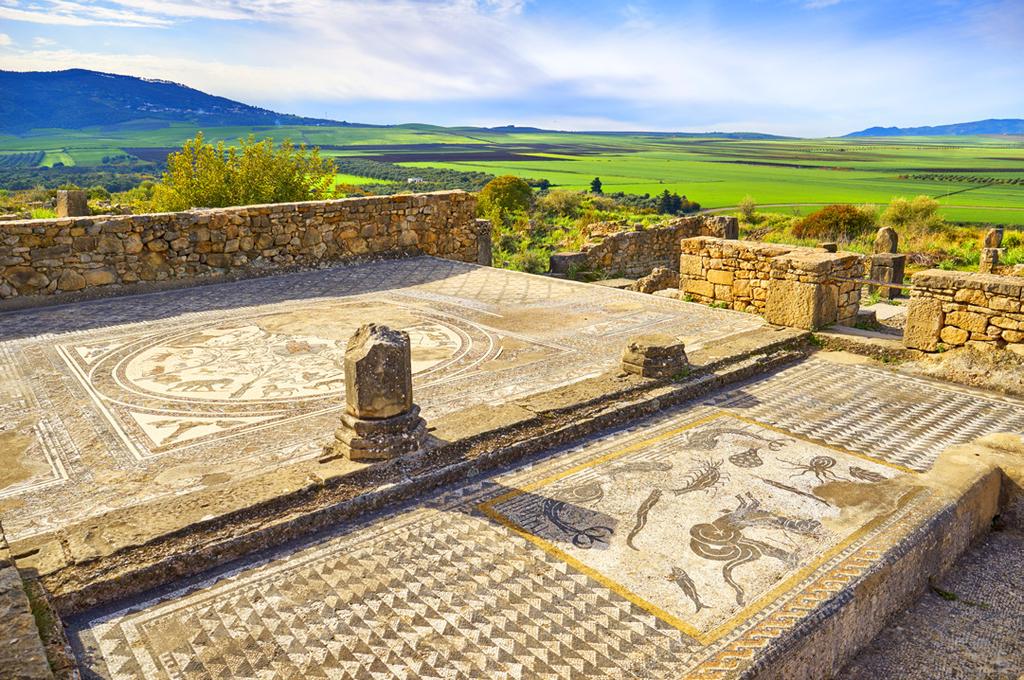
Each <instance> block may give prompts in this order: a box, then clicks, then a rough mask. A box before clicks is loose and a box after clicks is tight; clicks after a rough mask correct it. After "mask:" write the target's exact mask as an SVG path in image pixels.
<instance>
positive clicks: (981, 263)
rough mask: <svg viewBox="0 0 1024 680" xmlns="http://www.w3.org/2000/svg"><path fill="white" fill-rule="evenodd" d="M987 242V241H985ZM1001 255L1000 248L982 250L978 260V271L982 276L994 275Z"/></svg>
mask: <svg viewBox="0 0 1024 680" xmlns="http://www.w3.org/2000/svg"><path fill="white" fill-rule="evenodd" d="M993 231H995V230H993ZM987 242H988V239H986V243H987ZM1002 253H1003V249H1002V248H982V249H981V258H980V259H979V260H978V271H979V272H981V273H982V274H994V273H995V271H996V269H997V268H998V267H999V259H1000V257H1001V256H1002Z"/></svg>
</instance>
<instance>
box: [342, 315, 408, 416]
mask: <svg viewBox="0 0 1024 680" xmlns="http://www.w3.org/2000/svg"><path fill="white" fill-rule="evenodd" d="M345 402H346V408H347V411H348V413H349V414H351V415H353V416H356V417H357V418H390V417H391V416H396V415H399V414H402V413H405V412H407V411H408V410H409V409H411V408H412V354H411V352H410V347H409V334H408V333H406V332H404V331H398V330H393V329H391V328H388V327H387V326H380V325H377V324H372V323H371V324H366V325H364V326H362V327H361V328H360V329H359V330H358V331H356V334H355V335H353V336H352V338H351V339H350V340H349V342H348V347H347V348H346V350H345Z"/></svg>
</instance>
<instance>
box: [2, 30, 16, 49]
mask: <svg viewBox="0 0 1024 680" xmlns="http://www.w3.org/2000/svg"><path fill="white" fill-rule="evenodd" d="M13 43H14V41H13V40H11V36H9V35H7V34H6V33H0V47H7V46H8V45H12V44H13Z"/></svg>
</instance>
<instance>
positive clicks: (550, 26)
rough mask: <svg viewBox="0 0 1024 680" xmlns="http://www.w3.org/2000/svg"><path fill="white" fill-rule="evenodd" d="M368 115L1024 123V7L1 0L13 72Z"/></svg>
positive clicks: (569, 121)
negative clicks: (64, 72) (124, 78)
mask: <svg viewBox="0 0 1024 680" xmlns="http://www.w3.org/2000/svg"><path fill="white" fill-rule="evenodd" d="M70 67H81V68H91V69H96V70H102V71H111V72H116V73H125V74H129V75H137V76H144V77H152V78H164V79H169V80H174V81H178V82H182V83H185V84H187V85H190V86H192V87H196V88H199V89H201V90H204V91H207V92H211V93H214V94H219V95H223V96H226V97H231V98H234V99H239V100H242V101H245V102H247V103H252V104H256V105H259V106H265V107H267V108H272V109H276V110H280V111H285V112H288V113H299V114H305V115H315V116H326V117H330V118H337V119H344V120H350V121H358V122H366V123H400V122H425V123H436V124H442V125H457V124H470V125H504V124H516V125H537V126H542V127H548V128H557V129H576V130H580V129H583V130H586V129H591V130H593V129H604V130H610V129H620V130H621V129H630V130H638V129H639V130H680V131H708V130H726V131H737V130H755V131H761V132H774V133H779V134H791V135H800V136H823V135H834V134H843V133H846V132H850V131H852V130H856V129H860V128H863V127H867V126H870V125H876V124H879V125H931V124H941V123H951V122H961V121H967V120H977V119H981V118H1010V117H1024V0H980V1H974V2H966V1H960V0H933V1H924V0H906V1H903V2H900V1H892V2H870V1H867V0H778V1H774V2H772V1H768V0H732V1H727V0H722V1H720V2H715V1H711V0H703V1H687V0H683V1H679V2H666V1H657V0H635V1H633V2H628V1H627V2H610V1H605V0H587V1H577V0H571V1H567V2H553V1H549V0H383V1H380V2H367V1H365V0H254V1H252V2H242V1H241V0H167V1H165V0H101V1H99V2H86V1H84V0H81V1H73V0H0V68H4V69H12V70H52V69H59V68H70Z"/></svg>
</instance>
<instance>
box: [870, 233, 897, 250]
mask: <svg viewBox="0 0 1024 680" xmlns="http://www.w3.org/2000/svg"><path fill="white" fill-rule="evenodd" d="M899 244H900V237H899V234H897V233H896V230H895V229H893V228H892V227H882V228H880V229H879V230H878V232H876V233H875V244H874V251H875V254H881V253H898V252H899Z"/></svg>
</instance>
